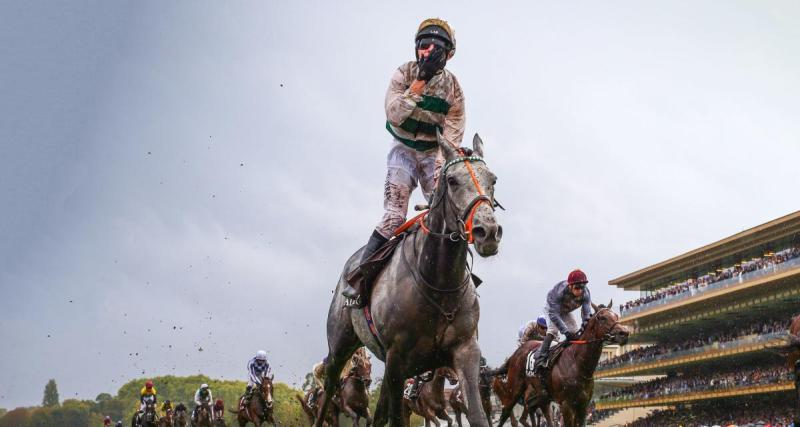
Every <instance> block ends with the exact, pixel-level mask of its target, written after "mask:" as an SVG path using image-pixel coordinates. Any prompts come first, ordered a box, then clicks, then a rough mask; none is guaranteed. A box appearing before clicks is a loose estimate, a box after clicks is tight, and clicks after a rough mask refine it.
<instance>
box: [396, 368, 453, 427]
mask: <svg viewBox="0 0 800 427" xmlns="http://www.w3.org/2000/svg"><path fill="white" fill-rule="evenodd" d="M445 379H447V381H449V382H450V385H453V384H456V383H457V382H458V376H457V375H456V373H455V371H453V370H452V369H450V368H447V367H444V368H439V369H437V370H436V372H435V373H434V374H433V379H432V380H430V381H428V382H426V383H424V384H422V385H421V386H419V394H418V395H417V398H416V399H405V398H404V399H403V406H404V410H403V413H404V415H405V420H406V425H409V420H410V419H411V413H412V412H413V413H415V414H417V415H419V416H421V417H422V418H424V419H425V427H428V426H429V425H430V423H433V424H434V425H435V426H436V427H439V420H437V418H439V419H442V420H445V421H447V426H448V427H450V426H451V425H452V424H453V420H452V419H450V417H449V416H448V415H447V401H445V399H444V380H445Z"/></svg>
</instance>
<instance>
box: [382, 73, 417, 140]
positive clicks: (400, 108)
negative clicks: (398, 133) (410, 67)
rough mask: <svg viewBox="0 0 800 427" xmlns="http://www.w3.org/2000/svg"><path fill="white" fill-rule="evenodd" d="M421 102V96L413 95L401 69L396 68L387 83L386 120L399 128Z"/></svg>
mask: <svg viewBox="0 0 800 427" xmlns="http://www.w3.org/2000/svg"><path fill="white" fill-rule="evenodd" d="M420 101H422V96H421V95H417V94H416V93H414V92H413V91H412V90H411V88H410V87H408V86H407V85H406V77H405V75H404V74H403V70H402V67H401V68H398V69H397V70H396V71H395V72H394V74H393V75H392V79H391V80H390V81H389V89H388V90H387V91H386V100H385V107H386V120H388V121H389V123H391V124H392V125H394V126H400V125H401V124H402V123H403V122H404V121H405V120H406V119H407V118H408V117H409V116H410V115H411V113H413V112H414V109H415V108H417V102H420Z"/></svg>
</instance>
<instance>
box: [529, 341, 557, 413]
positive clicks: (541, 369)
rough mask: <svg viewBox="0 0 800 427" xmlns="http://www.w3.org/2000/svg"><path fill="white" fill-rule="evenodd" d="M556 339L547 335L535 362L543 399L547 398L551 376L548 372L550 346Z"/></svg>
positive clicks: (535, 370) (535, 371)
mask: <svg viewBox="0 0 800 427" xmlns="http://www.w3.org/2000/svg"><path fill="white" fill-rule="evenodd" d="M554 339H555V337H554V336H553V335H552V334H547V335H546V336H545V337H544V341H542V345H541V346H540V347H539V352H538V353H536V361H535V362H534V370H533V372H534V374H535V375H536V376H537V377H539V383H540V384H541V397H542V398H543V399H546V398H547V393H548V392H547V388H548V386H549V382H550V379H549V377H550V375H549V372H548V366H547V359H548V358H549V357H550V344H552V343H553V340H554Z"/></svg>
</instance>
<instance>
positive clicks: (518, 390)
mask: <svg viewBox="0 0 800 427" xmlns="http://www.w3.org/2000/svg"><path fill="white" fill-rule="evenodd" d="M611 304H613V302H609V305H608V306H607V307H606V306H602V305H601V306H596V305H594V304H592V307H594V309H595V313H594V315H592V317H591V318H590V319H589V321H588V322H587V324H586V329H585V330H584V331H583V332H582V333H581V335H580V337H579V338H578V340H576V341H573V342H571V343H570V345H569V346H568V347H566V348H564V350H563V351H562V352H561V355H560V356H559V357H558V359H557V360H556V362H555V363H554V364H553V366H551V367H550V371H549V375H550V381H549V384H548V396H549V398H550V399H551V400H552V401H554V402H556V403H558V404H559V406H560V407H561V414H562V416H563V418H564V426H565V427H573V426H582V425H584V423H585V422H586V412H587V409H588V408H589V402H590V401H591V400H592V393H593V391H594V371H595V369H596V368H597V363H598V362H599V361H600V355H601V354H602V350H603V344H604V343H606V342H613V343H617V344H620V345H624V344H625V343H627V342H628V335H629V334H630V331H629V330H628V328H627V327H626V326H623V325H620V324H619V315H617V314H616V313H614V311H613V310H612V309H611ZM540 345H541V342H539V341H528V342H526V343H524V344H523V345H521V346H520V347H519V348H517V350H516V351H515V352H514V354H513V355H512V356H511V357H510V358H509V359H508V361H507V367H508V385H509V390H510V391H511V396H513V400H512V402H517V401H519V399H520V398H522V397H523V396H524V395H525V391H526V390H527V389H528V387H529V386H530V387H532V388H533V392H531V393H530V394H529V395H528V396H527V397H526V405H527V406H528V413H535V412H536V409H537V408H538V409H541V411H542V413H544V414H545V417H546V418H547V425H553V423H552V414H551V413H550V412H551V411H550V402H549V401H543V399H541V398H540V393H537V391H538V390H539V386H540V384H539V379H538V378H536V377H528V376H527V375H526V374H525V365H526V362H527V358H528V354H529V353H530V352H531V351H533V350H536V349H537V348H539V346H540ZM553 351H556V350H555V349H553ZM498 371H500V369H498V370H495V372H498ZM512 408H513V405H510V406H504V407H503V414H501V416H500V424H499V425H502V424H503V422H505V420H506V418H507V416H508V413H510V411H511V409H512Z"/></svg>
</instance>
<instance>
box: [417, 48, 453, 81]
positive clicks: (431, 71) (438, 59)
mask: <svg viewBox="0 0 800 427" xmlns="http://www.w3.org/2000/svg"><path fill="white" fill-rule="evenodd" d="M446 63H447V51H445V50H444V48H442V47H440V46H435V45H431V46H430V48H428V51H426V52H425V53H424V54H423V55H422V56H421V57H420V58H419V69H418V70H417V80H422V81H424V82H429V81H431V79H432V78H433V76H435V75H436V73H438V72H439V71H440V70H442V69H444V66H445V64H446Z"/></svg>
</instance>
